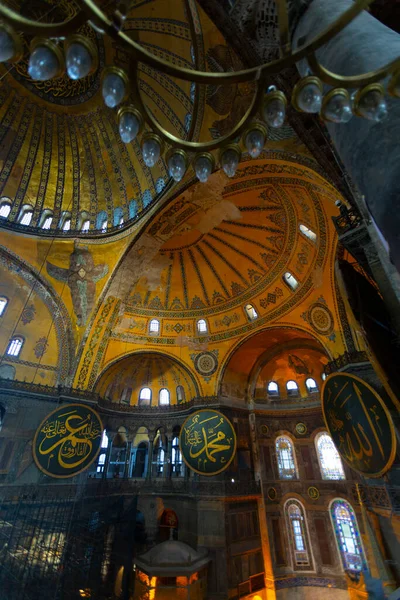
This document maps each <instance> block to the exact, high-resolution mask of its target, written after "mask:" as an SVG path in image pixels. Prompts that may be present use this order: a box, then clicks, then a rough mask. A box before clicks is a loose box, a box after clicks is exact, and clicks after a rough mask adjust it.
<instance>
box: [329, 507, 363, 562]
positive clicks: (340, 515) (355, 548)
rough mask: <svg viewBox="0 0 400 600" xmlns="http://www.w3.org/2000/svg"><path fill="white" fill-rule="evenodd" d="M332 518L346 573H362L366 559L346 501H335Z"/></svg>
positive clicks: (355, 522) (355, 524)
mask: <svg viewBox="0 0 400 600" xmlns="http://www.w3.org/2000/svg"><path fill="white" fill-rule="evenodd" d="M331 517H332V521H333V527H334V530H335V534H336V541H337V543H338V546H339V550H340V556H341V559H342V563H343V568H344V569H345V570H346V571H361V570H362V569H363V566H364V565H365V558H364V553H363V548H362V544H361V537H360V532H359V530H358V525H357V520H356V516H355V514H354V511H353V509H352V507H351V506H350V504H349V503H348V502H346V501H345V500H334V501H333V502H332V504H331Z"/></svg>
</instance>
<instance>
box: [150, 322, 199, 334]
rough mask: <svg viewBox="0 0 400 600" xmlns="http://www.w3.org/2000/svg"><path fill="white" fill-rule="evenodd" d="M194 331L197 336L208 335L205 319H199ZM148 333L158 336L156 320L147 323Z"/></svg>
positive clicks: (158, 323)
mask: <svg viewBox="0 0 400 600" xmlns="http://www.w3.org/2000/svg"><path fill="white" fill-rule="evenodd" d="M196 329H197V333H198V334H199V335H204V334H206V333H208V325H207V321H206V320H205V319H199V320H198V321H197V322H196ZM149 333H151V334H152V335H158V334H159V333H160V321H159V320H158V319H151V321H149Z"/></svg>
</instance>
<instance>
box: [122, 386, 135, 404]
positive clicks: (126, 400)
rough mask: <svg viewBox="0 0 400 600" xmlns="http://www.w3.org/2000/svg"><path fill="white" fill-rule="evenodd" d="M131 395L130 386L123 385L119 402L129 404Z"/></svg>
mask: <svg viewBox="0 0 400 600" xmlns="http://www.w3.org/2000/svg"><path fill="white" fill-rule="evenodd" d="M131 396H132V388H131V387H125V388H124V389H123V391H122V396H121V404H130V403H131Z"/></svg>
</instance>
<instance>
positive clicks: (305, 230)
mask: <svg viewBox="0 0 400 600" xmlns="http://www.w3.org/2000/svg"><path fill="white" fill-rule="evenodd" d="M299 231H300V233H301V234H302V235H303V236H304V237H305V238H306V239H307V240H310V242H312V243H313V244H316V243H317V239H318V236H317V234H316V233H315V231H313V230H312V229H310V227H308V226H307V225H304V223H300V225H299ZM309 234H311V235H309Z"/></svg>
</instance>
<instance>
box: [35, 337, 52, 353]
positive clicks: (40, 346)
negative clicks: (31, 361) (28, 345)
mask: <svg viewBox="0 0 400 600" xmlns="http://www.w3.org/2000/svg"><path fill="white" fill-rule="evenodd" d="M48 345H49V343H48V341H47V339H46V338H45V337H41V338H39V339H38V340H37V342H36V344H35V347H34V349H33V351H34V353H35V356H36V358H42V357H43V355H44V353H45V352H46V350H47V347H48Z"/></svg>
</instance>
